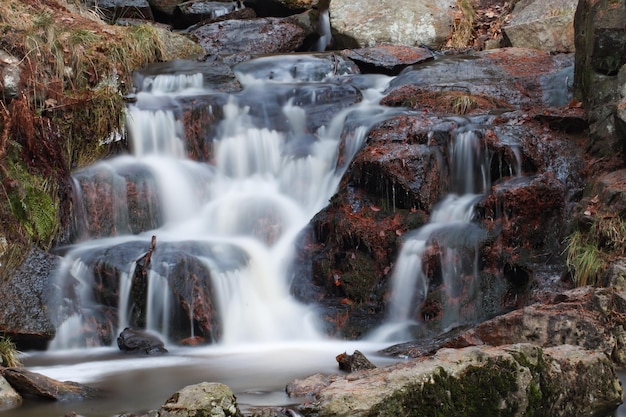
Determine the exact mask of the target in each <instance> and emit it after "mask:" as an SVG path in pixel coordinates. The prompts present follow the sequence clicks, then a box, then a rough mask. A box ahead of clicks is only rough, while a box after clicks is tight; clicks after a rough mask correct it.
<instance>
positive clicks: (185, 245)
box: [53, 241, 247, 346]
mask: <svg viewBox="0 0 626 417" xmlns="http://www.w3.org/2000/svg"><path fill="white" fill-rule="evenodd" d="M149 246H150V245H149V243H148V242H145V241H130V242H126V243H121V244H118V245H114V246H110V247H100V248H91V249H88V250H86V251H84V252H82V253H77V254H73V255H72V257H73V258H72V259H78V260H77V262H79V264H81V265H83V266H84V267H85V268H86V269H87V270H88V271H90V273H89V274H87V279H88V280H89V279H92V280H93V281H92V282H89V283H88V285H89V288H91V291H89V292H88V293H87V294H85V293H83V292H81V291H80V286H81V284H80V283H79V282H78V281H77V280H76V279H75V278H74V277H73V276H72V275H71V273H70V272H69V271H62V272H65V275H62V277H61V283H60V284H59V285H60V286H61V288H60V290H59V291H58V292H57V293H58V297H59V299H58V300H55V302H56V304H57V307H56V308H57V309H58V311H57V312H56V315H55V316H53V317H55V322H56V323H58V324H61V323H62V322H63V321H64V320H65V319H66V318H67V317H69V316H72V315H76V314H81V315H83V320H82V321H83V332H84V333H85V334H84V335H82V338H83V339H85V340H87V341H88V345H90V346H92V345H93V346H101V345H108V344H111V343H113V342H114V340H115V337H116V335H115V334H112V332H113V329H115V328H116V326H117V323H118V311H117V310H118V304H119V299H120V291H121V289H120V282H123V280H127V279H129V278H128V274H129V271H131V269H132V268H131V266H132V265H133V264H134V263H135V262H136V261H137V260H138V259H140V258H141V257H143V256H144V254H145V253H146V251H147V250H148V248H149ZM200 258H203V259H206V258H210V259H212V262H213V263H214V265H215V267H217V268H220V270H222V271H227V270H231V269H233V268H234V269H236V268H239V267H241V266H242V265H243V264H244V263H245V262H246V260H247V258H246V256H245V255H244V254H243V253H242V252H241V251H240V250H239V249H235V248H234V247H230V246H228V245H218V246H213V245H211V244H207V243H199V242H167V241H161V242H160V243H159V244H158V245H157V246H156V249H155V250H154V253H153V254H152V262H151V268H150V270H151V271H154V272H156V274H158V275H159V277H158V278H160V277H163V276H167V277H168V280H169V281H168V282H160V284H161V286H162V287H161V291H163V292H167V293H169V294H171V296H172V297H173V298H172V300H173V303H172V305H171V306H170V311H169V316H168V318H169V320H170V321H169V322H168V323H167V326H166V327H168V328H169V329H170V330H171V334H169V335H167V336H168V337H170V338H172V339H173V340H179V339H184V338H187V337H189V336H190V335H191V334H195V335H196V336H198V337H202V338H204V339H205V340H207V341H212V340H216V339H217V338H218V337H219V335H220V332H221V331H220V327H219V322H220V319H219V317H218V316H217V313H216V307H215V300H214V299H213V290H212V285H211V272H210V270H209V269H208V267H207V266H206V264H205V263H204V262H202V260H201V259H200ZM142 288H144V290H143V291H141V290H139V288H136V289H135V290H133V289H131V291H130V292H131V294H132V295H133V296H134V297H136V299H135V298H132V297H131V299H130V300H129V301H128V302H129V308H130V311H129V312H128V320H129V325H131V326H134V327H143V324H144V322H143V320H145V313H146V312H145V310H142V309H141V306H145V305H146V302H147V299H146V297H147V296H148V294H146V292H145V287H143V286H142ZM160 296H164V294H160ZM83 297H87V300H82V298H83ZM81 302H82V303H85V302H88V303H94V304H95V305H93V308H90V309H86V310H82V311H78V309H77V306H78V305H80V304H81ZM164 325H165V324H164ZM191 326H193V328H192V327H191Z"/></svg>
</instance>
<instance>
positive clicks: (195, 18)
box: [172, 0, 255, 29]
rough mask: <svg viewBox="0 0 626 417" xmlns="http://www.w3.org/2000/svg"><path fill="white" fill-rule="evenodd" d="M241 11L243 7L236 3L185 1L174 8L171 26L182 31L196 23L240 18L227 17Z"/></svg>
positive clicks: (203, 0)
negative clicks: (216, 19)
mask: <svg viewBox="0 0 626 417" xmlns="http://www.w3.org/2000/svg"><path fill="white" fill-rule="evenodd" d="M242 9H243V5H242V4H241V2H238V1H230V2H228V1H207V0H191V1H185V2H184V3H179V4H177V5H176V6H175V7H174V13H173V16H172V26H173V27H174V28H176V29H184V28H187V27H189V26H191V25H194V24H196V23H199V22H202V21H211V19H215V18H220V17H221V18H222V20H227V19H228V18H229V17H232V18H242V17H241V16H237V17H235V16H234V15H233V16H228V15H230V14H231V13H234V12H236V11H238V10H242ZM251 17H255V16H251Z"/></svg>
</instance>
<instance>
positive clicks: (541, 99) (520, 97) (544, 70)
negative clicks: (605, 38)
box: [386, 48, 573, 114]
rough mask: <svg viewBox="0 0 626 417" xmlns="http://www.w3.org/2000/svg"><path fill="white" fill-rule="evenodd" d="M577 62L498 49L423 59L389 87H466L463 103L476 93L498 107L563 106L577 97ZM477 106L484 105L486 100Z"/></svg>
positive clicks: (534, 52)
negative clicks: (572, 82) (574, 79)
mask: <svg viewBox="0 0 626 417" xmlns="http://www.w3.org/2000/svg"><path fill="white" fill-rule="evenodd" d="M572 65H573V56H572V55H558V56H550V55H548V54H546V53H544V52H541V51H537V50H532V49H521V48H505V49H495V50H489V51H482V52H478V53H475V54H470V55H465V56H455V57H443V58H438V59H436V60H432V61H427V62H424V63H421V64H417V65H415V66H413V67H411V68H408V69H406V70H404V71H403V72H402V73H401V74H400V75H398V76H397V77H396V78H395V79H393V80H392V81H391V82H390V84H389V87H388V88H387V91H386V93H387V94H393V93H394V91H395V90H397V89H399V88H407V87H408V86H416V87H418V88H419V90H417V91H418V92H441V93H448V94H449V93H450V92H459V93H464V95H465V96H466V97H465V98H464V101H465V103H463V102H461V103H459V104H460V105H465V106H470V105H471V102H472V100H473V98H474V96H477V98H482V99H483V100H484V101H485V100H486V99H487V98H490V99H491V100H494V104H493V105H492V106H493V107H495V108H498V107H500V108H502V107H515V108H529V107H533V106H539V107H543V106H545V105H547V104H548V103H549V105H552V106H563V105H565V104H567V103H568V102H569V101H570V100H571V97H572V92H571V91H570V87H571V86H570V85H569V84H568V82H569V81H568V80H571V75H572V74H571V72H572V71H573V66H572ZM443 100H446V97H445V96H444V98H443ZM503 104H504V105H505V106H503ZM476 107H479V108H480V104H477V105H476ZM456 113H457V114H464V113H463V112H458V111H457V112H456Z"/></svg>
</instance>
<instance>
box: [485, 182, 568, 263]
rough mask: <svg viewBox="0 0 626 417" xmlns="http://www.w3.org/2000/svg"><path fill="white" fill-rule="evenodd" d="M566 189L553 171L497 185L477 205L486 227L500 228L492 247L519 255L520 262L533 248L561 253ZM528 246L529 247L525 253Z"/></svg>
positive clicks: (504, 254) (526, 259) (538, 251)
mask: <svg viewBox="0 0 626 417" xmlns="http://www.w3.org/2000/svg"><path fill="white" fill-rule="evenodd" d="M565 192H566V187H565V186H564V184H563V183H562V182H561V181H559V180H558V179H556V178H554V175H552V174H551V173H546V174H538V175H535V176H528V177H520V178H512V179H510V180H508V181H505V182H501V183H499V184H497V185H495V186H494V187H493V193H492V194H490V195H489V196H487V197H486V198H485V199H484V200H483V201H481V202H480V203H479V204H478V207H477V211H478V212H479V213H480V214H479V215H480V218H481V219H483V222H484V224H486V226H487V228H488V229H489V230H492V231H495V230H497V231H498V232H499V235H498V240H497V242H496V243H495V244H494V245H493V250H494V251H498V252H500V254H501V255H500V256H503V257H504V258H506V259H507V260H508V259H511V258H518V260H517V261H518V262H519V264H520V265H524V263H525V262H529V261H530V259H529V258H528V256H529V255H531V254H530V250H531V249H532V250H533V251H534V252H533V253H536V254H537V253H548V254H552V253H560V251H561V250H562V249H561V248H562V236H563V235H564V229H565V223H564V213H565V211H564V210H565V204H566V200H565ZM525 250H526V251H529V253H527V254H526V255H525V254H524V251H525ZM509 251H511V253H508V252H509ZM502 252H504V253H502ZM531 256H532V255H531ZM519 257H522V259H519ZM524 260H525V261H524ZM505 262H506V261H505Z"/></svg>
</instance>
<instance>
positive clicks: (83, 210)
mask: <svg viewBox="0 0 626 417" xmlns="http://www.w3.org/2000/svg"><path fill="white" fill-rule="evenodd" d="M73 177H74V179H75V184H77V185H78V186H79V187H80V189H79V190H78V191H79V192H78V196H79V197H80V199H77V204H76V209H75V211H76V218H75V222H76V234H77V236H78V237H79V238H85V237H91V238H97V237H108V236H118V235H124V234H132V233H141V232H143V231H147V230H152V229H154V228H156V227H157V226H158V225H159V224H161V223H162V215H161V210H160V202H159V195H158V188H157V186H156V182H155V179H154V178H153V176H152V172H151V171H150V169H149V168H148V167H146V166H141V165H135V166H130V165H128V166H126V167H124V168H122V169H121V170H119V171H117V172H116V170H115V169H113V168H112V167H111V166H109V165H107V164H99V165H98V164H97V165H94V166H91V167H88V168H86V169H84V170H82V171H78V172H76V173H75V174H74V175H73ZM123 203H128V209H127V210H122V207H123ZM124 208H125V207H124Z"/></svg>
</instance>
